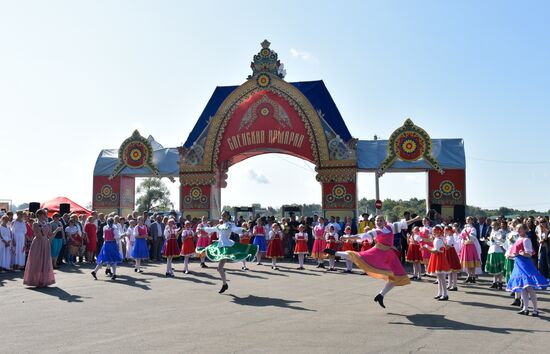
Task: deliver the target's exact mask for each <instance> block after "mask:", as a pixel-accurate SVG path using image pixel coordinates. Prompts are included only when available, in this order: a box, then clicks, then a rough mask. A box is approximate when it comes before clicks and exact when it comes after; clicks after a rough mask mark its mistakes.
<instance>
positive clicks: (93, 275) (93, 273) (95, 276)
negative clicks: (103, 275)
mask: <svg viewBox="0 0 550 354" xmlns="http://www.w3.org/2000/svg"><path fill="white" fill-rule="evenodd" d="M92 277H94V279H95V280H97V275H96V274H95V272H92Z"/></svg>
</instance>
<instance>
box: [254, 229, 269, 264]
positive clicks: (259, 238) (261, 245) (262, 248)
mask: <svg viewBox="0 0 550 354" xmlns="http://www.w3.org/2000/svg"><path fill="white" fill-rule="evenodd" d="M252 233H253V234H254V241H253V242H252V243H253V244H254V245H256V246H258V265H261V264H262V255H265V253H266V252H267V242H266V240H265V237H266V235H267V233H266V228H265V227H264V222H263V220H262V219H259V218H258V220H256V226H254V228H253V229H252Z"/></svg>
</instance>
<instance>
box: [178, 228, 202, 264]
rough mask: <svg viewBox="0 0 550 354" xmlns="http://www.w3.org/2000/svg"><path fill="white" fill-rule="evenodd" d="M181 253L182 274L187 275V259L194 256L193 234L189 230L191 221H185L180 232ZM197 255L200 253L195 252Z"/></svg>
mask: <svg viewBox="0 0 550 354" xmlns="http://www.w3.org/2000/svg"><path fill="white" fill-rule="evenodd" d="M181 242H182V243H181V252H180V255H181V256H183V273H185V274H189V258H191V256H193V255H194V254H195V252H196V251H195V250H196V248H195V233H194V232H193V230H192V229H191V221H189V220H187V221H186V222H185V224H184V229H183V231H182V232H181ZM196 253H199V254H200V252H196Z"/></svg>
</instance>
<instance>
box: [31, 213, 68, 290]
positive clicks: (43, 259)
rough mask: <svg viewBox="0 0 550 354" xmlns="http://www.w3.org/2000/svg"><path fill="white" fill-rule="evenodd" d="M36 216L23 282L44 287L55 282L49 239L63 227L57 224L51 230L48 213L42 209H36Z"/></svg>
mask: <svg viewBox="0 0 550 354" xmlns="http://www.w3.org/2000/svg"><path fill="white" fill-rule="evenodd" d="M36 218H37V221H36V222H35V223H34V224H33V225H32V231H33V235H34V238H33V239H32V243H31V246H30V249H29V256H28V257H27V265H26V266H25V275H24V276H23V284H25V285H28V286H35V287H44V286H48V285H52V284H55V276H54V274H53V265H52V256H51V249H50V239H51V238H52V237H53V235H54V234H56V233H57V232H59V231H61V230H62V229H63V228H62V227H61V226H59V227H57V228H56V229H55V230H53V232H52V229H51V227H50V224H48V214H47V213H46V211H45V210H44V209H38V210H37V211H36Z"/></svg>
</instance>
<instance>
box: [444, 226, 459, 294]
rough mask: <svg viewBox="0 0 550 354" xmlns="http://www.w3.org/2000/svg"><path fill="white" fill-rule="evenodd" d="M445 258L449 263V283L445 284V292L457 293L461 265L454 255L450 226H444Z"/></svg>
mask: <svg viewBox="0 0 550 354" xmlns="http://www.w3.org/2000/svg"><path fill="white" fill-rule="evenodd" d="M444 233H445V239H444V241H445V256H446V257H447V262H449V267H450V271H449V276H448V278H449V281H448V283H447V290H449V291H457V290H458V273H460V272H461V271H462V265H461V264H460V258H458V254H457V253H456V248H455V247H454V245H455V237H454V234H453V228H452V227H451V226H445V230H444Z"/></svg>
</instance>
